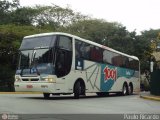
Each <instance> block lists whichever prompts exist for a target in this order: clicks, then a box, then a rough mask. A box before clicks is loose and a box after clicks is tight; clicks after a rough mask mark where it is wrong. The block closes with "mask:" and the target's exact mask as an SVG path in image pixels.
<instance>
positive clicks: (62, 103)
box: [0, 94, 160, 120]
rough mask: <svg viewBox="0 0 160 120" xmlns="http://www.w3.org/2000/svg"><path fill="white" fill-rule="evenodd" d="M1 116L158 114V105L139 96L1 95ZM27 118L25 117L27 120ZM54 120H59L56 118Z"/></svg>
mask: <svg viewBox="0 0 160 120" xmlns="http://www.w3.org/2000/svg"><path fill="white" fill-rule="evenodd" d="M0 113H1V114H2V113H3V114H4V113H7V114H38V115H39V116H41V117H42V116H45V115H44V114H72V115H73V114H148V113H149V114H152V113H154V114H160V102H159V101H152V100H145V99H142V98H140V97H139V95H131V96H116V95H110V96H108V97H97V96H96V95H95V94H89V95H88V96H87V97H81V98H80V99H78V100H77V99H73V96H54V97H51V98H50V99H48V100H45V99H44V98H43V95H41V94H1V95H0ZM29 117H30V116H29V115H27V117H26V118H27V120H28V119H29ZM41 117H39V119H40V118H41ZM51 117H53V116H51ZM51 117H50V118H49V117H48V120H50V119H51ZM72 117H73V118H74V117H76V118H77V116H72ZM117 117H118V116H117ZM42 118H43V117H42ZM85 118H86V117H85ZM94 118H95V117H94ZM104 118H105V117H104ZM159 119H160V117H159ZM34 120H35V119H34ZM40 120H41V119H40ZM55 120H62V119H60V118H58V117H56V118H55ZM63 120H64V119H63ZM65 120H68V119H67V117H66V116H65Z"/></svg>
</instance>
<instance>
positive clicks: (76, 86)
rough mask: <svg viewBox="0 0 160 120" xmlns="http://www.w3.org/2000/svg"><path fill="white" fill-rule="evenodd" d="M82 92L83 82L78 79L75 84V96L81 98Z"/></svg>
mask: <svg viewBox="0 0 160 120" xmlns="http://www.w3.org/2000/svg"><path fill="white" fill-rule="evenodd" d="M80 94H81V84H80V81H77V82H76V83H75V85H74V98H75V99H79V96H80Z"/></svg>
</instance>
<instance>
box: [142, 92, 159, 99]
mask: <svg viewBox="0 0 160 120" xmlns="http://www.w3.org/2000/svg"><path fill="white" fill-rule="evenodd" d="M140 97H141V98H144V99H148V100H156V101H160V96H156V95H152V94H150V92H148V91H147V92H145V91H143V92H141V93H140Z"/></svg>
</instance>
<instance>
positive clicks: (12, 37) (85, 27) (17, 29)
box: [0, 0, 160, 81]
mask: <svg viewBox="0 0 160 120" xmlns="http://www.w3.org/2000/svg"><path fill="white" fill-rule="evenodd" d="M0 18H1V19H0V71H3V72H1V73H0V80H2V81H4V80H5V81H7V80H12V81H13V78H14V77H13V76H14V74H15V69H16V63H15V62H14V58H18V57H17V50H18V49H19V47H20V43H21V41H22V39H23V37H24V36H27V35H31V34H37V33H44V32H53V31H60V32H67V33H71V34H74V35H77V36H80V37H82V38H85V39H89V40H91V41H94V42H97V43H100V44H103V45H106V46H108V47H111V48H113V49H116V50H118V51H121V52H124V53H127V54H130V55H134V56H137V57H138V58H139V59H140V61H141V69H142V70H144V69H146V68H148V69H149V61H150V58H151V53H152V52H153V50H154V49H153V48H154V47H151V41H155V43H156V44H157V43H159V40H160V29H159V30H152V29H151V30H149V31H143V32H142V35H136V32H135V31H132V32H129V31H128V30H127V29H126V27H125V26H123V25H122V24H120V23H116V22H107V21H105V20H102V19H93V18H90V17H89V16H86V15H82V14H81V13H77V12H74V11H73V10H72V9H70V8H69V7H66V8H62V7H59V6H57V5H54V4H53V5H52V6H35V7H22V6H20V5H19V0H13V1H12V2H9V1H7V0H1V1H0Z"/></svg>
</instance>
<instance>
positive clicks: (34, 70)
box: [19, 48, 54, 75]
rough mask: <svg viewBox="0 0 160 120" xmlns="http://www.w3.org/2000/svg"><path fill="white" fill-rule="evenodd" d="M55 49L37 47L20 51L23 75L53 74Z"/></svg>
mask: <svg viewBox="0 0 160 120" xmlns="http://www.w3.org/2000/svg"><path fill="white" fill-rule="evenodd" d="M53 55H54V50H53V49H51V48H50V49H49V48H45V49H35V50H24V51H20V62H19V70H21V72H20V73H21V74H22V75H28V74H36V75H37V74H53V72H54V71H53V70H54V69H53V61H54V57H53Z"/></svg>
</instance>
